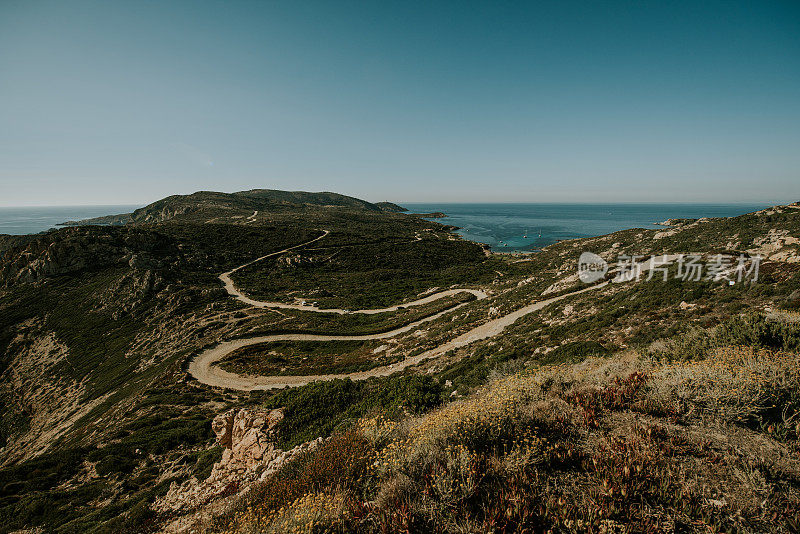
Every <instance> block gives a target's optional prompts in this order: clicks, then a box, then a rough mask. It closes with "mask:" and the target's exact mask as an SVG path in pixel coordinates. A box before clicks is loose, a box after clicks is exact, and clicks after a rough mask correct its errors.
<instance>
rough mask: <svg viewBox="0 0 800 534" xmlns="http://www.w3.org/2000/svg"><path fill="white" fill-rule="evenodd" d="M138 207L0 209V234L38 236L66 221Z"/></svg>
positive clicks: (128, 211)
mask: <svg viewBox="0 0 800 534" xmlns="http://www.w3.org/2000/svg"><path fill="white" fill-rule="evenodd" d="M140 207H141V206H128V205H114V206H37V207H19V208H3V207H0V234H13V235H23V234H38V233H40V232H45V231H47V230H50V229H51V228H59V224H61V223H63V222H66V221H79V220H81V219H90V218H92V217H102V216H103V215H118V214H120V213H130V212H132V211H133V210H135V209H136V208H140Z"/></svg>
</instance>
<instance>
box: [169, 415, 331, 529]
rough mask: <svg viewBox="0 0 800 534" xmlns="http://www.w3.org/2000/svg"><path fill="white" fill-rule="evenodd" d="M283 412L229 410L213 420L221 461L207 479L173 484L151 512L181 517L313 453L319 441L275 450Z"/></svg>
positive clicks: (249, 485)
mask: <svg viewBox="0 0 800 534" xmlns="http://www.w3.org/2000/svg"><path fill="white" fill-rule="evenodd" d="M281 419H283V410H246V409H241V410H238V411H237V410H231V411H228V412H225V413H222V414H220V415H218V416H217V417H215V418H214V420H213V422H212V423H211V429H212V430H213V431H214V434H216V436H217V443H218V444H219V445H220V446H222V447H223V452H222V459H221V460H220V461H219V462H218V463H216V464H214V468H213V469H212V471H211V475H210V476H209V477H208V478H207V479H206V480H203V481H199V480H197V479H196V478H191V479H190V480H188V481H186V482H184V483H183V484H176V483H173V484H172V485H171V486H170V488H169V491H168V492H167V494H166V495H165V496H164V497H162V498H160V499H158V500H157V501H156V502H155V504H154V508H155V509H156V510H158V511H159V512H170V513H176V512H177V513H185V512H190V511H192V510H195V509H197V508H198V507H200V506H202V505H204V504H206V503H209V502H211V501H213V500H215V499H218V498H221V497H228V496H231V495H234V494H241V493H243V492H246V491H248V490H249V488H250V487H251V486H252V484H253V483H256V482H258V481H260V480H265V479H266V478H267V477H269V476H270V475H271V474H273V473H275V472H276V471H278V469H280V468H281V467H282V466H283V465H284V464H285V463H286V462H287V461H289V460H290V459H291V458H293V457H294V456H296V455H298V454H300V453H303V452H306V451H309V450H313V449H315V448H316V447H317V446H318V445H319V444H320V443H322V438H317V439H316V440H314V441H311V442H308V443H304V444H302V445H299V446H297V447H295V448H293V449H290V450H288V451H283V450H281V449H279V448H277V447H276V446H275V443H274V439H275V427H276V425H277V424H278V422H280V420H281Z"/></svg>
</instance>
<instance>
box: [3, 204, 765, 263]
mask: <svg viewBox="0 0 800 534" xmlns="http://www.w3.org/2000/svg"><path fill="white" fill-rule="evenodd" d="M138 207H140V206H130V205H116V206H57V207H18V208H17V207H15V208H2V207H0V234H17V235H19V234H36V233H39V232H43V231H47V230H49V229H51V228H58V227H59V224H60V223H63V222H65V221H70V220H80V219H88V218H91V217H100V216H102V215H116V214H119V213H130V212H131V211H133V210H135V209H136V208H138ZM403 207H405V208H408V209H409V211H411V212H414V213H432V212H441V213H444V214H445V215H446V217H444V218H441V219H436V220H437V221H439V222H441V223H443V224H449V225H453V226H457V227H459V230H458V231H457V233H458V234H460V235H461V236H462V237H463V238H464V239H468V240H471V241H477V242H479V243H485V244H487V245H490V246H491V247H492V250H495V251H498V252H527V251H535V250H538V249H540V248H542V247H545V246H547V245H551V244H553V243H555V242H557V241H562V240H565V239H575V238H578V237H594V236H598V235H603V234H608V233H611V232H616V231H618V230H626V229H629V228H658V226H657V225H656V224H655V223H658V222H661V221H664V220H666V219H680V218H700V217H731V216H735V215H742V214H744V213H750V212H753V211H757V210H760V209H763V208H766V207H768V206H767V205H764V204H447V203H404V204H403Z"/></svg>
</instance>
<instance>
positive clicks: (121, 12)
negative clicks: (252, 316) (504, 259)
mask: <svg viewBox="0 0 800 534" xmlns="http://www.w3.org/2000/svg"><path fill="white" fill-rule="evenodd" d="M256 187H266V188H276V189H291V190H312V191H319V190H327V191H337V192H341V193H346V194H351V195H354V196H358V197H361V198H366V199H368V200H373V201H379V200H393V201H398V202H403V201H423V202H424V201H456V202H457V201H487V202H488V201H515V202H523V201H531V202H548V201H579V202H580V201H608V202H614V201H650V202H661V201H688V202H691V201H697V202H707V201H720V202H789V201H795V200H800V3H798V2H795V1H787V2H771V1H767V0H762V1H752V2H737V1H732V0H730V1H723V2H714V1H702V2H679V1H659V2H647V1H626V2H623V1H618V2H614V1H605V2H570V1H564V0H561V1H553V2H475V3H473V2H412V1H403V2H346V1H345V2H306V1H303V2H237V1H226V2H223V1H220V2H204V1H199V0H196V1H186V2H180V1H147V0H137V1H130V2H122V1H116V2H108V1H97V2H88V1H77V0H76V1H69V0H57V1H52V2H49V1H37V0H25V1H17V0H0V205H5V206H15V205H57V204H114V203H118V204H135V203H146V202H150V201H153V200H156V199H158V198H161V197H164V196H166V195H169V194H175V193H189V192H193V191H196V190H218V191H237V190H242V189H251V188H256Z"/></svg>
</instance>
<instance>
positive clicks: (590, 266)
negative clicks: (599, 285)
mask: <svg viewBox="0 0 800 534" xmlns="http://www.w3.org/2000/svg"><path fill="white" fill-rule="evenodd" d="M607 272H608V262H607V261H606V260H604V259H603V258H601V257H600V256H598V255H597V254H595V253H594V252H584V253H582V254H581V257H580V258H578V277H579V278H580V279H581V282H583V283H585V284H591V283H594V282H597V281H598V280H601V279H602V278H603V277H604V276H605V275H606V273H607Z"/></svg>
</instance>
